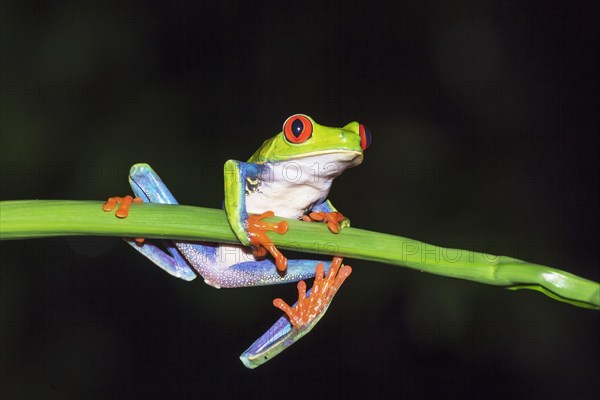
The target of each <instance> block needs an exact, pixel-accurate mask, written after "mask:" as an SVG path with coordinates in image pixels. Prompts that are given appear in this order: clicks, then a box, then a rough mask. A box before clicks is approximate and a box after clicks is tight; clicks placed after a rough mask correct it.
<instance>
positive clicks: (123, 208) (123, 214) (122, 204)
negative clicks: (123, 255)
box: [102, 195, 144, 244]
mask: <svg viewBox="0 0 600 400" xmlns="http://www.w3.org/2000/svg"><path fill="white" fill-rule="evenodd" d="M142 202H143V200H142V198H141V197H135V198H133V197H131V196H130V195H127V196H125V197H118V196H114V197H109V198H108V200H107V201H106V203H104V205H103V206H102V209H103V210H104V211H112V210H113V209H114V208H115V207H116V206H117V203H119V208H118V209H117V212H115V215H116V216H117V217H119V218H127V216H128V215H129V207H130V206H131V203H142ZM135 241H136V242H137V243H138V244H142V243H144V238H136V239H135Z"/></svg>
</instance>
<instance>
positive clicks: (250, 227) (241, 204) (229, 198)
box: [224, 160, 288, 271]
mask: <svg viewBox="0 0 600 400" xmlns="http://www.w3.org/2000/svg"><path fill="white" fill-rule="evenodd" d="M224 170H225V179H224V181H225V212H226V214H227V220H228V221H229V225H230V226H231V229H232V230H233V232H234V233H235V234H236V236H237V237H238V239H239V240H240V242H242V244H244V245H246V246H249V245H251V246H253V248H254V254H255V255H256V256H258V257H262V256H264V255H265V254H266V252H267V251H268V252H269V253H271V255H272V256H273V258H274V259H275V264H276V265H277V269H278V270H279V271H285V270H286V268H287V259H286V258H285V257H284V256H283V254H281V252H280V251H279V250H278V249H277V248H276V247H275V245H274V244H273V242H272V241H271V239H269V237H268V236H267V234H266V232H267V231H273V232H277V233H279V234H280V235H281V234H284V233H285V232H287V228H288V226H287V223H286V222H285V221H281V222H279V223H273V222H266V221H263V219H264V218H269V217H272V216H274V213H273V212H272V211H267V212H264V213H262V214H258V215H249V214H248V212H247V210H246V194H247V193H248V192H250V191H252V190H258V185H260V183H261V179H262V178H263V175H264V172H265V171H264V166H263V165H261V164H254V163H246V162H240V161H236V160H228V161H227V162H226V163H225V167H224Z"/></svg>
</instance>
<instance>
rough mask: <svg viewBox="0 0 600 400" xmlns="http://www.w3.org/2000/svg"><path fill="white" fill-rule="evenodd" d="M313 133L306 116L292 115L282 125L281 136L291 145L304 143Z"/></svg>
mask: <svg viewBox="0 0 600 400" xmlns="http://www.w3.org/2000/svg"><path fill="white" fill-rule="evenodd" d="M312 133H313V126H312V122H310V119H308V117H307V116H306V115H302V114H296V115H292V116H291V117H289V118H288V119H286V120H285V122H284V123H283V134H284V135H285V138H286V139H287V140H288V141H289V142H291V143H302V142H305V141H306V140H307V139H308V138H310V136H311V135H312Z"/></svg>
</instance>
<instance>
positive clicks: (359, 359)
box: [0, 0, 600, 399]
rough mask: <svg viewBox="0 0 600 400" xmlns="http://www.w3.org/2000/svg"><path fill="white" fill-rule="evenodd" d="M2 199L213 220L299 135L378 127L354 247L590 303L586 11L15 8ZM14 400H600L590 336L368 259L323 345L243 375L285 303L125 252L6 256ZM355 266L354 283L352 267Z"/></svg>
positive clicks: (6, 41) (569, 323)
mask: <svg viewBox="0 0 600 400" xmlns="http://www.w3.org/2000/svg"><path fill="white" fill-rule="evenodd" d="M1 4H2V15H1V17H2V55H1V56H2V60H1V62H2V92H1V95H2V98H1V101H2V103H1V106H2V115H1V128H2V129H1V149H0V155H1V163H2V168H1V172H2V176H1V188H2V193H1V199H2V200H11V199H30V198H43V199H96V200H100V199H104V198H105V197H107V196H108V195H115V194H124V193H128V192H129V188H128V185H127V171H128V168H129V166H130V165H131V164H133V163H135V162H141V161H143V162H148V163H150V164H151V165H153V166H154V168H155V169H156V170H157V171H158V172H159V174H160V175H161V176H162V178H163V179H164V180H165V181H166V182H167V184H168V185H169V187H170V188H171V189H172V191H173V192H174V193H175V195H176V196H177V197H178V199H179V200H180V202H182V203H184V204H192V205H202V206H208V207H219V206H220V204H221V199H222V173H221V168H222V164H223V163H224V161H225V160H227V159H229V158H234V159H238V160H244V159H246V158H247V157H249V156H250V155H251V154H252V153H253V152H254V150H256V148H258V146H259V145H260V143H261V142H262V141H263V140H264V139H266V138H268V137H270V136H273V135H274V134H275V133H277V132H278V131H279V130H280V127H281V124H282V122H283V121H284V120H285V118H287V117H288V116H289V115H291V114H294V113H306V114H308V115H311V116H312V117H313V118H314V119H315V120H316V121H317V122H319V123H321V124H324V125H328V126H341V125H345V124H346V123H347V122H349V121H352V120H358V121H360V122H362V123H364V124H366V125H367V126H368V127H369V128H370V129H371V131H372V133H373V137H374V140H373V144H372V147H371V148H369V149H368V151H367V152H366V155H365V162H364V164H363V165H362V166H360V167H359V168H356V169H353V170H350V171H347V172H346V173H345V174H344V175H343V176H342V177H340V178H339V179H338V180H337V181H336V183H335V184H334V187H333V190H332V193H331V198H332V199H333V201H334V204H336V206H337V207H338V208H339V209H340V210H341V211H342V212H344V213H345V214H346V215H348V216H349V217H350V218H351V219H352V222H353V225H354V226H357V227H361V228H366V229H372V230H376V231H381V232H388V233H392V234H398V235H402V236H408V237H412V238H415V239H419V240H423V241H425V242H429V243H434V244H438V245H443V246H448V247H458V248H464V249H471V250H476V251H487V252H490V253H493V254H505V255H510V256H513V257H517V258H522V259H526V260H530V261H533V262H536V263H540V264H544V265H550V266H554V267H559V268H562V269H565V270H568V271H570V272H573V273H575V274H578V275H581V276H584V277H587V278H590V279H594V280H596V281H597V280H599V279H600V271H599V269H598V265H599V264H598V247H597V243H598V206H599V204H598V187H599V186H598V159H597V154H598V149H597V146H596V136H597V134H598V119H597V110H598V89H599V85H598V78H597V71H598V70H599V63H598V60H597V58H596V57H595V56H596V54H597V51H598V32H597V28H596V26H597V15H595V13H594V12H593V4H594V2H591V1H590V2H563V1H557V0H551V1H539V2H535V1H520V2H517V1H507V2H489V1H484V2H473V1H467V2H450V1H448V2H446V1H411V2H405V1H397V2H390V3H380V2H359V1H350V2H344V3H337V2H323V3H319V2H314V3H302V4H300V3H292V2H289V3H285V2H277V1H268V2H260V3H259V2H240V1H226V2H221V3H218V2H192V1H189V2H172V3H167V2H164V3H158V2H150V1H120V2H116V1H104V2H99V3H96V2H89V1H76V0H75V1H72V2H54V3H52V2H48V3H46V2H41V3H40V2H23V3H22V2H14V1H2V3H1ZM1 249H2V253H1V256H2V263H1V265H2V267H1V276H0V278H1V281H0V284H1V287H0V290H1V298H0V307H1V312H2V314H1V321H0V322H1V324H0V328H1V331H0V333H1V343H0V362H1V364H0V372H1V377H0V398H2V399H14V398H31V399H63V398H68V399H78V398H82V399H83V398H137V397H139V398H142V397H143V398H192V397H193V398H214V397H225V398H230V397H231V398H237V397H241V396H247V397H250V398H254V397H257V398H272V397H281V398H296V397H300V396H302V397H307V396H308V397H310V396H317V397H318V398H320V397H321V396H327V397H329V398H347V397H348V396H350V395H358V396H364V397H369V398H376V397H384V396H385V397H390V396H393V397H402V398H426V397H430V396H436V397H442V396H443V397H450V398H470V397H473V398H481V397H483V396H485V397H486V398H496V397H498V398H500V397H502V398H504V397H508V396H510V397H516V398H526V397H527V398H542V397H544V398H572V399H576V398H577V399H579V398H596V397H597V396H598V395H600V384H599V381H598V374H599V372H600V366H599V357H598V356H599V345H598V336H599V335H598V333H599V329H598V316H597V313H596V312H594V311H589V310H585V309H580V308H576V307H573V306H570V305H567V304H563V303H559V302H556V301H553V300H551V299H548V298H546V297H545V296H543V295H541V294H539V293H536V292H525V291H521V292H510V291H506V290H503V289H500V288H495V287H491V286H485V285H480V284H476V283H470V282H465V281H459V280H452V279H448V278H442V277H437V276H433V275H428V274H421V273H419V272H415V271H411V270H407V269H403V268H398V267H390V266H387V265H382V264H376V263H370V262H365V261H359V260H352V261H351V262H350V264H351V265H352V266H353V267H354V273H353V275H352V277H351V278H350V279H349V280H348V281H347V283H346V284H345V287H344V288H343V290H341V291H340V293H339V294H338V296H337V297H336V300H335V301H334V303H333V306H332V307H331V308H330V309H329V312H328V313H327V316H326V317H325V318H324V319H323V320H322V321H321V322H320V323H319V325H318V326H317V328H315V329H314V330H313V332H311V333H310V334H309V335H308V336H306V337H305V338H304V339H302V340H301V342H299V343H298V344H296V345H294V346H293V347H292V348H290V349H289V350H287V351H286V352H284V353H283V354H281V355H280V356H278V357H277V358H275V359H274V360H272V361H270V362H269V363H267V364H265V365H264V366H262V367H260V368H259V369H256V370H252V371H250V370H246V369H245V368H244V367H243V365H242V364H241V363H240V362H239V361H238V359H237V357H238V355H239V354H240V353H241V352H242V351H243V350H244V349H245V348H246V347H247V346H249V345H250V344H251V343H252V342H253V341H254V340H255V338H257V337H258V336H259V335H261V334H262V332H264V331H265V330H266V329H267V328H268V327H269V326H270V324H271V323H272V322H274V321H275V319H276V318H277V317H278V316H279V315H280V313H279V312H278V311H277V310H275V309H274V308H273V307H272V305H271V300H272V299H273V298H274V297H280V296H281V297H283V298H285V299H286V300H288V301H292V300H293V298H294V295H295V288H294V285H287V286H272V287H264V288H247V289H237V290H225V289H223V290H215V289H213V288H211V287H208V286H206V285H205V284H203V283H202V281H201V279H198V280H196V281H194V282H192V283H186V282H183V281H179V280H177V279H175V278H172V277H170V276H168V275H166V274H165V273H164V272H162V271H161V270H159V269H158V268H156V267H154V266H153V265H152V264H151V263H150V262H149V261H147V260H146V259H144V258H143V257H141V256H140V255H139V254H137V253H135V252H133V251H132V250H131V249H130V248H128V246H126V245H125V244H123V243H122V242H121V241H120V240H119V239H117V238H58V239H48V240H29V241H20V242H2V243H1ZM347 261H348V260H347Z"/></svg>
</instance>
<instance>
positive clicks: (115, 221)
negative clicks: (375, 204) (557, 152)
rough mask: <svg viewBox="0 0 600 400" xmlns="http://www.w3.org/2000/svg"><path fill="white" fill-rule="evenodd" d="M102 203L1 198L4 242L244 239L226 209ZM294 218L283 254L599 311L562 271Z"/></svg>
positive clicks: (595, 288) (588, 289) (591, 288)
mask: <svg viewBox="0 0 600 400" xmlns="http://www.w3.org/2000/svg"><path fill="white" fill-rule="evenodd" d="M102 204H103V203H102V202H100V201H69V200H19V201H1V202H0V239H1V240H8V239H27V238H42V237H52V236H73V235H78V236H82V235H96V236H120V237H144V238H149V239H152V238H163V239H167V238H168V239H182V240H199V241H210V242H225V243H237V242H238V241H237V239H236V237H235V235H234V234H233V232H232V231H231V229H230V228H229V224H228V222H227V219H226V217H225V213H224V212H223V211H222V210H216V209H209V208H202V207H192V206H183V205H165V204H148V203H144V204H133V205H132V206H131V209H130V213H129V217H127V218H124V219H119V218H116V217H115V215H114V212H104V211H102V209H101V206H102ZM281 219H282V218H271V219H270V220H272V221H279V220H281ZM287 221H288V224H289V230H288V233H286V234H285V235H277V234H275V233H270V234H269V237H270V238H271V239H272V240H273V242H274V243H275V244H276V245H277V246H278V247H279V248H282V249H288V250H295V251H303V252H309V253H318V254H321V255H338V256H342V257H349V258H357V259H361V260H368V261H378V262H382V263H386V264H392V265H399V266H403V267H408V268H413V269H417V270H420V271H422V272H428V273H432V274H436V275H442V276H447V277H451V278H458V279H466V280H470V281H475V282H480V283H486V284H488V285H495V286H504V287H507V288H509V289H533V290H537V291H540V292H542V293H544V294H546V295H548V296H549V297H551V298H553V299H555V300H559V301H563V302H566V303H569V304H573V305H576V306H579V307H585V308H591V309H600V285H599V284H598V283H597V282H594V281H591V280H588V279H584V278H581V277H578V276H576V275H573V274H570V273H568V272H565V271H561V270H559V269H555V268H550V267H546V266H543V265H538V264H532V263H528V262H525V261H521V260H517V259H515V258H511V257H506V256H494V255H491V254H487V253H477V252H473V251H468V250H459V249H449V248H444V247H439V246H434V245H431V244H426V243H423V242H419V241H417V240H413V239H408V238H404V237H400V236H394V235H388V234H385V233H378V232H371V231H366V230H363V229H357V228H346V229H343V230H342V231H341V232H340V233H339V234H337V235H333V234H332V233H330V232H329V231H328V229H327V227H326V226H325V224H316V223H305V222H301V221H295V220H287Z"/></svg>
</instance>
